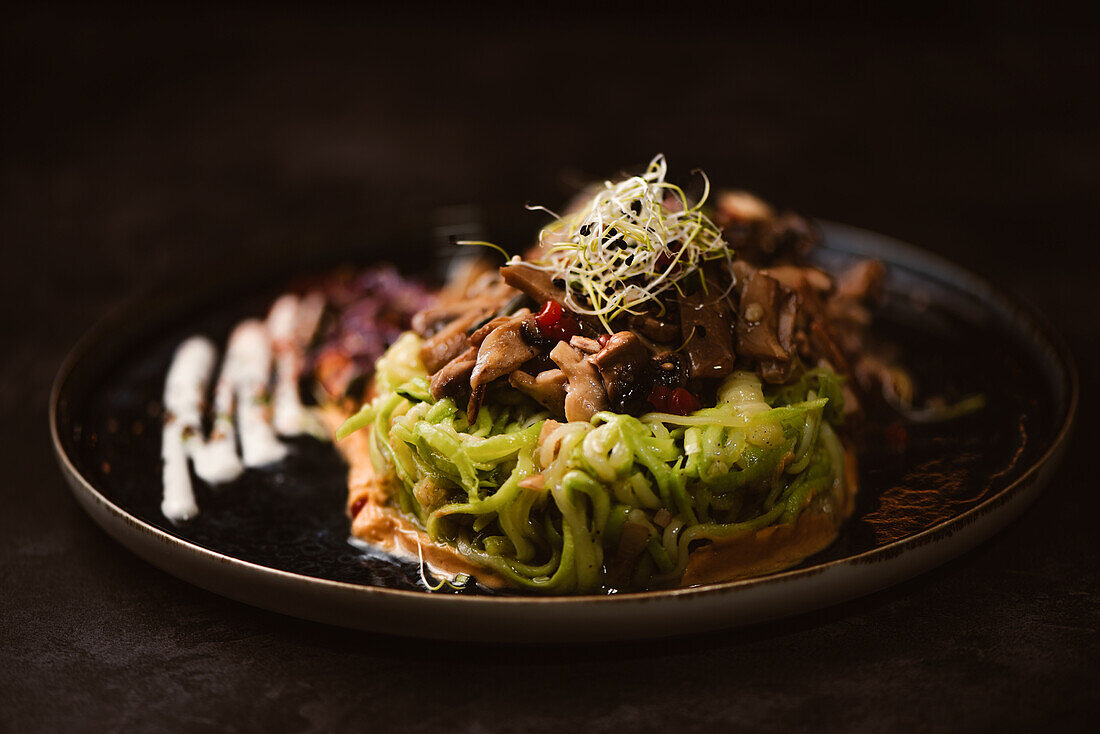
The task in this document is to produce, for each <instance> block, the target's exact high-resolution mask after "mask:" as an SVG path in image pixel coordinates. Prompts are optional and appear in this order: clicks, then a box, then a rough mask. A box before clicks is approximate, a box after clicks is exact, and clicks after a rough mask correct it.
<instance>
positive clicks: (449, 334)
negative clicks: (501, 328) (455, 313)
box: [420, 309, 491, 374]
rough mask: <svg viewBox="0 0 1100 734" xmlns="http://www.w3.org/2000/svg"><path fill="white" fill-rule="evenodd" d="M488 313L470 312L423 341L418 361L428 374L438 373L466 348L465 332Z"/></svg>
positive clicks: (485, 311) (476, 310)
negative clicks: (422, 363) (421, 362)
mask: <svg viewBox="0 0 1100 734" xmlns="http://www.w3.org/2000/svg"><path fill="white" fill-rule="evenodd" d="M490 313H491V312H490V311H487V310H484V309H474V310H471V311H469V312H467V313H465V314H463V315H462V316H460V317H458V318H457V319H455V320H454V321H452V322H451V323H449V324H447V325H446V326H444V327H443V328H442V329H440V330H439V331H437V332H436V333H435V335H434V336H432V337H430V338H428V339H426V340H424V343H423V344H422V345H420V359H421V361H423V362H424V366H425V367H427V368H428V374H432V373H433V372H436V371H438V370H439V369H441V368H442V367H443V365H445V364H447V363H448V362H450V361H451V360H453V359H454V358H455V357H457V356H458V355H459V354H461V353H462V352H463V351H465V349H466V347H467V346H468V345H467V343H466V336H467V335H466V332H467V331H468V330H469V329H470V327H471V326H473V325H474V324H475V323H477V322H478V321H480V320H481V319H483V318H485V317H486V316H488V315H489V314H490Z"/></svg>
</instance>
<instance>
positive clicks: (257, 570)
mask: <svg viewBox="0 0 1100 734" xmlns="http://www.w3.org/2000/svg"><path fill="white" fill-rule="evenodd" d="M818 223H819V224H820V225H821V227H822V229H823V230H824V231H825V233H826V243H825V247H826V249H831V250H833V251H835V252H838V253H843V254H854V255H865V256H873V255H874V254H875V252H874V251H875V250H876V249H878V250H881V249H882V247H883V246H884V245H885V246H886V249H887V250H888V252H881V253H880V254H881V255H882V256H883V257H884V258H886V256H887V255H889V257H888V258H886V259H888V260H889V264H891V265H901V266H903V267H907V268H909V269H912V270H915V271H918V272H920V273H922V274H924V275H926V276H930V277H932V278H934V279H936V280H938V281H940V282H942V283H946V284H948V285H953V286H955V287H956V288H958V287H960V286H961V285H962V284H964V283H965V284H966V285H967V286H968V287H969V288H970V289H971V290H973V291H975V292H979V293H980V294H981V298H982V300H983V301H984V302H986V303H988V304H991V305H994V306H996V307H997V308H999V309H1000V310H1002V311H1005V312H1008V313H1011V314H1012V315H1013V317H1014V320H1015V321H1016V322H1017V323H1022V324H1026V325H1027V326H1028V327H1030V332H1031V336H1032V338H1031V341H1033V342H1039V343H1042V342H1045V344H1044V345H1043V346H1045V347H1047V348H1049V350H1050V351H1051V353H1052V355H1053V357H1054V361H1055V365H1056V367H1057V368H1058V369H1059V370H1060V371H1061V373H1062V377H1063V378H1064V379H1065V381H1066V388H1067V389H1066V395H1065V401H1064V404H1063V405H1062V406H1059V407H1061V412H1062V415H1063V418H1062V422H1061V425H1060V426H1059V428H1058V430H1057V432H1056V433H1055V435H1054V436H1053V438H1052V439H1051V440H1050V444H1049V445H1048V446H1047V447H1046V450H1045V451H1044V452H1043V453H1042V455H1041V456H1039V457H1037V458H1035V459H1034V460H1033V461H1032V463H1031V464H1030V465H1029V466H1028V467H1027V468H1026V469H1025V470H1024V471H1023V472H1022V473H1021V474H1020V475H1019V476H1018V477H1017V478H1016V479H1015V480H1013V481H1012V482H1010V483H1009V484H1008V485H1006V486H1005V487H1004V488H1002V489H1001V490H1000V491H998V492H996V493H994V494H992V495H990V496H989V497H987V498H985V499H984V500H982V501H981V502H980V503H978V504H977V505H975V506H974V507H971V508H969V509H967V510H965V511H963V512H961V513H959V514H957V515H954V516H952V517H950V518H948V519H946V520H942V521H940V522H938V523H936V524H935V525H932V526H931V527H928V528H926V529H924V530H922V531H920V532H918V533H915V534H913V535H910V536H907V537H905V538H902V539H900V540H896V541H893V542H891V543H887V544H886V545H883V546H880V547H878V548H875V549H873V550H868V551H863V552H862V553H857V554H855V555H851V556H846V557H844V558H838V559H834V560H832V561H827V562H824V563H820V564H816V565H813V566H809V567H806V568H798V569H794V570H790V571H781V572H779V573H774V574H769V575H767V576H759V577H755V578H748V579H741V580H738V581H726V582H721V583H716V584H706V585H702V586H692V587H686V588H677V589H665V590H656V591H643V592H630V593H626V594H585V595H576V596H530V595H514V596H512V595H501V596H489V595H473V596H468V595H464V594H432V593H430V592H425V591H409V590H405V589H391V588H388V587H384V586H371V585H367V584H355V583H350V582H345V581H335V580H332V579H325V578H320V577H317V576H307V575H303V574H299V573H294V572H291V571H283V570H281V569H277V568H272V567H270V566H264V565H261V564H258V563H253V562H251V561H245V560H242V559H239V558H236V557H234V556H230V555H226V554H223V553H219V552H218V551H214V550H211V549H209V548H205V547H203V546H201V545H198V544H195V543H192V542H190V541H188V540H185V539H183V538H180V537H178V536H175V535H172V534H171V533H168V532H166V531H164V530H161V529H160V528H157V527H155V526H153V525H151V524H149V523H148V522H146V521H145V520H143V519H141V518H140V517H137V516H135V515H131V514H130V513H128V512H126V511H125V510H123V509H122V508H121V507H119V506H118V505H116V504H114V503H113V502H111V501H110V500H109V499H107V498H106V497H105V496H104V495H103V494H102V493H101V492H100V491H99V490H98V489H96V487H95V485H94V484H93V483H92V482H91V481H89V480H88V479H87V478H86V477H84V476H83V475H82V474H81V473H80V471H79V470H78V469H77V468H76V465H75V464H74V463H73V461H72V459H71V458H70V457H69V455H68V453H67V452H66V450H65V446H64V444H63V442H62V440H61V435H60V426H59V423H60V412H61V404H62V399H63V398H64V395H65V387H66V384H67V383H68V380H69V378H70V377H71V376H72V374H73V372H74V371H75V370H76V369H77V367H78V366H79V365H80V362H81V361H82V360H83V359H84V358H85V357H86V356H87V355H88V354H89V353H90V352H91V351H92V350H93V349H94V348H95V347H96V346H97V345H98V343H99V342H100V341H102V340H103V339H105V338H109V337H110V335H111V333H112V332H113V331H114V330H115V329H116V328H118V327H119V326H120V325H122V324H123V323H125V322H126V321H127V320H129V319H131V318H132V314H133V313H134V311H135V309H137V308H140V305H141V304H142V303H144V302H145V300H146V299H147V298H148V296H139V297H136V298H134V299H131V300H129V301H127V302H126V303H124V304H122V305H120V306H118V307H117V308H115V309H114V310H113V311H111V312H110V313H108V315H106V316H105V317H103V318H102V319H100V320H99V321H98V322H96V323H95V324H94V325H93V326H92V327H91V328H90V329H89V330H88V331H87V332H85V334H84V335H83V336H82V337H81V338H80V339H79V340H78V341H77V343H76V345H75V346H74V347H73V348H72V350H71V351H70V352H69V354H68V355H67V356H66V357H65V359H64V360H63V362H62V364H61V367H60V368H59V370H58V373H57V376H56V377H55V378H54V381H53V385H52V387H51V389H50V398H49V423H50V440H51V443H52V445H53V450H54V453H55V455H56V456H57V460H58V463H59V464H60V467H61V469H62V471H63V472H64V474H65V475H66V476H67V478H68V479H69V480H70V485H71V487H72V490H73V492H74V494H76V493H78V491H83V492H84V493H86V494H87V495H88V497H89V498H90V499H92V500H93V501H94V502H96V503H97V504H99V505H100V506H102V507H103V508H105V509H106V510H107V511H108V512H110V513H111V514H112V515H114V516H115V518H116V519H117V520H121V521H123V522H125V523H127V524H129V525H131V526H132V527H134V528H135V529H137V530H140V531H141V532H144V533H147V534H149V535H151V536H153V537H154V538H156V539H158V540H160V541H161V542H163V543H166V544H168V545H170V546H174V547H175V548H177V549H178V550H180V551H182V552H185V553H188V554H190V555H192V556H196V557H201V558H204V559H206V560H208V561H213V562H217V563H221V564H228V565H230V566H234V567H236V568H237V569H239V570H241V571H243V572H246V573H253V574H260V575H263V576H266V577H276V578H283V579H286V580H288V581H292V582H295V583H299V584H301V583H305V584H308V585H310V586H314V587H317V586H320V587H325V588H330V589H334V590H337V589H339V590H343V591H350V592H353V593H357V594H362V595H367V596H376V595H378V596H383V597H394V598H404V599H418V600H421V601H422V602H423V603H427V604H434V603H443V604H448V605H450V604H461V605H466V606H469V605H475V606H477V605H483V604H491V605H493V606H496V605H500V604H507V605H522V606H527V605H535V604H537V605H544V604H568V605H581V604H593V603H595V604H625V603H630V602H634V601H646V600H654V599H672V598H680V599H688V598H698V597H704V596H713V595H718V594H725V593H729V592H732V591H736V590H738V589H745V588H750V587H759V586H763V585H771V584H780V583H784V582H788V581H794V580H797V579H802V578H808V577H811V576H816V575H818V574H820V573H823V572H825V571H827V570H829V569H831V568H836V567H840V566H851V565H857V564H871V563H874V562H876V561H879V560H888V559H891V558H895V557H897V556H898V555H900V554H902V553H904V552H906V551H907V550H910V549H913V548H917V547H921V546H924V545H927V544H929V543H932V542H935V541H936V540H938V539H940V538H942V537H945V536H949V535H951V534H952V533H953V532H954V531H955V530H956V529H957V528H961V527H964V526H966V525H968V524H970V523H971V522H973V521H974V520H975V519H976V518H978V517H980V516H982V515H984V514H986V513H988V512H990V511H991V510H993V509H994V508H996V507H998V506H1000V505H1002V504H1004V503H1005V502H1007V501H1008V500H1009V499H1011V498H1012V497H1013V496H1014V495H1016V494H1017V493H1019V492H1020V491H1021V489H1022V488H1023V487H1026V486H1028V485H1029V484H1030V482H1031V481H1032V480H1033V479H1034V478H1035V476H1036V475H1037V474H1038V473H1039V471H1040V470H1041V469H1042V468H1043V467H1044V466H1045V465H1046V464H1047V463H1048V462H1049V461H1051V460H1052V459H1053V458H1054V457H1055V456H1056V455H1057V454H1058V453H1059V451H1060V450H1061V449H1062V448H1063V447H1064V444H1065V442H1066V440H1067V438H1068V437H1069V434H1070V433H1071V431H1072V428H1073V425H1074V422H1075V420H1076V416H1077V410H1078V402H1079V394H1080V384H1079V376H1078V371H1077V366H1076V363H1075V362H1074V359H1073V356H1072V354H1071V353H1070V351H1069V349H1068V347H1067V346H1066V343H1065V341H1064V340H1063V339H1062V337H1061V335H1060V334H1059V332H1058V331H1057V330H1056V329H1055V328H1054V327H1053V326H1052V325H1051V323H1050V322H1049V321H1048V320H1047V318H1046V317H1045V316H1044V315H1043V314H1042V313H1041V312H1039V311H1038V310H1037V309H1035V308H1034V307H1033V306H1031V305H1030V304H1029V303H1027V302H1026V301H1024V300H1022V299H1021V298H1019V297H1018V296H1015V295H1010V294H1009V293H1008V292H1007V291H1005V290H1002V289H1001V288H998V287H996V286H994V285H993V284H992V283H990V282H989V281H988V280H986V279H985V278H983V277H982V276H979V275H976V274H974V273H972V272H970V271H969V270H966V269H965V268H963V267H962V266H960V265H957V264H955V263H954V262H952V261H950V260H948V259H947V258H944V257H941V256H939V255H936V254H934V253H931V252H928V251H927V250H923V249H921V248H919V247H916V246H914V245H910V244H908V243H905V242H902V241H900V240H897V239H895V238H892V237H889V236H887V235H882V234H879V233H876V232H872V231H870V230H865V229H862V228H859V227H853V226H851V225H846V224H839V223H835V222H829V221H824V220H818ZM830 233H835V234H838V235H842V236H843V237H846V238H852V237H854V238H855V240H856V241H857V242H858V240H861V239H862V240H867V241H868V243H869V244H868V245H867V246H865V247H860V246H859V245H858V244H857V245H856V246H854V247H852V246H851V245H852V242H851V241H849V242H848V243H847V245H848V246H846V247H835V246H833V247H830V244H829V234H830ZM834 245H835V243H834ZM1040 340H1041V341H1040ZM1032 346H1034V345H1032ZM1046 381H1047V382H1048V383H1049V380H1046ZM82 506H83V505H82ZM93 519H94V520H96V522H97V523H98V524H101V525H102V523H100V521H99V519H98V518H95V517H94V516H93ZM105 529H106V528H105ZM429 600H431V601H429Z"/></svg>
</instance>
